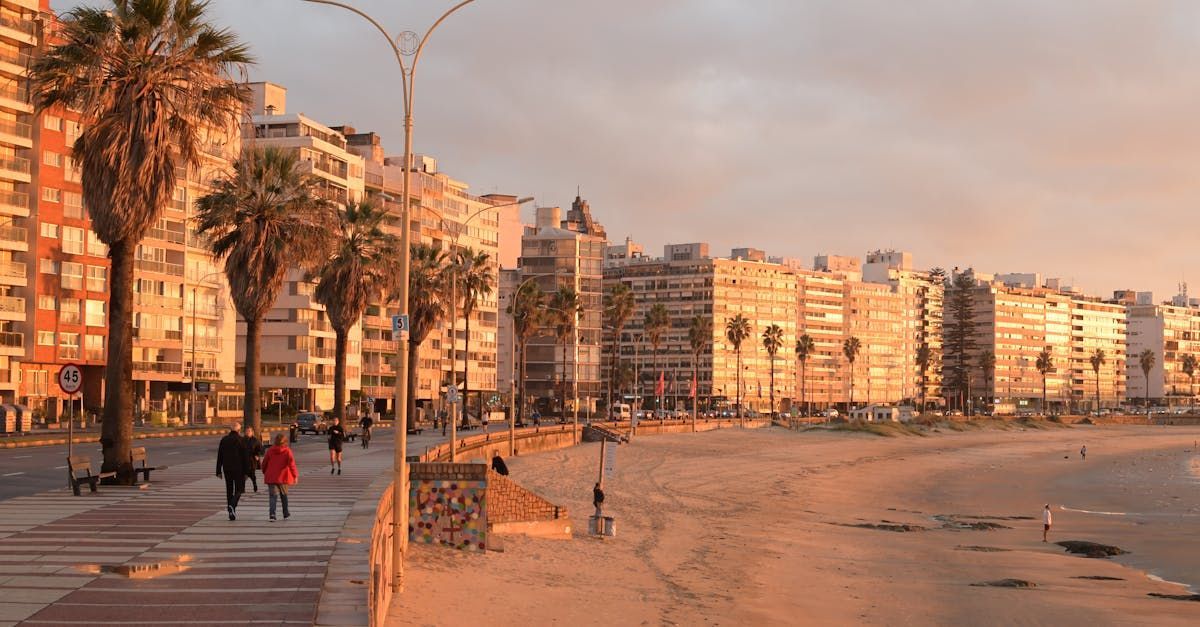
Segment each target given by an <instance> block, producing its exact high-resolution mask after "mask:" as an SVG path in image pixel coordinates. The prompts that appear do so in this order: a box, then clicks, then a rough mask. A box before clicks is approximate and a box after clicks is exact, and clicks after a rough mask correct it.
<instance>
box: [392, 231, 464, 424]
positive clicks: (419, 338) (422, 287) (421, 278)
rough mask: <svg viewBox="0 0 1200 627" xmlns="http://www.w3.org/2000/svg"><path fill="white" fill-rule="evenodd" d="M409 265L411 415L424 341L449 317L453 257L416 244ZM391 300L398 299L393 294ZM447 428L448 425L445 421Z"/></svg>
mask: <svg viewBox="0 0 1200 627" xmlns="http://www.w3.org/2000/svg"><path fill="white" fill-rule="evenodd" d="M410 251H411V252H410V254H409V257H410V260H409V265H408V363H409V364H410V366H409V368H408V408H407V411H408V415H409V416H416V415H417V371H418V370H420V368H418V367H417V364H419V363H420V361H419V356H420V352H421V344H422V343H424V342H425V339H426V338H428V337H429V334H430V333H432V332H433V330H434V329H436V328H437V327H438V325H440V324H441V322H442V320H444V319H445V318H446V313H447V307H448V306H449V305H450V303H449V302H448V301H449V299H448V298H447V296H448V294H447V292H448V290H447V287H446V286H447V285H448V283H449V281H450V258H449V256H448V255H447V254H446V251H444V250H442V249H441V248H440V247H438V246H434V245H432V244H413V245H412V246H411V247H410ZM388 296H389V298H388V300H396V299H397V296H396V295H395V294H389V295H388ZM442 428H443V429H444V428H445V425H444V424H443V425H442Z"/></svg>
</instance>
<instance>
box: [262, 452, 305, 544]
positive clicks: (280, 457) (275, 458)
mask: <svg viewBox="0 0 1200 627" xmlns="http://www.w3.org/2000/svg"><path fill="white" fill-rule="evenodd" d="M262 472H263V481H266V482H267V504H268V515H269V517H270V519H271V522H275V499H276V497H278V498H279V500H280V501H282V502H283V517H284V518H289V517H291V515H292V513H291V511H289V510H288V486H292V485H296V481H298V480H299V479H300V473H299V472H297V471H296V458H295V456H293V455H292V449H290V448H288V445H287V438H285V437H284V436H283V434H282V433H276V434H275V446H272V447H271V448H269V449H267V454H266V455H265V456H264V457H263V460H262Z"/></svg>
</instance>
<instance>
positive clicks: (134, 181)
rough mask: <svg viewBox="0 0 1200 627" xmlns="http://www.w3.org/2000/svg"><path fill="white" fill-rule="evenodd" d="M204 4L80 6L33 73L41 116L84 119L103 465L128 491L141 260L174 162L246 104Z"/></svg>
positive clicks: (235, 47)
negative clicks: (102, 302)
mask: <svg viewBox="0 0 1200 627" xmlns="http://www.w3.org/2000/svg"><path fill="white" fill-rule="evenodd" d="M206 8H207V7H206V3H205V2H203V1H202V0H175V1H174V2H168V1H167V0H114V1H113V3H112V6H111V8H109V9H103V8H98V7H87V6H82V7H77V8H75V9H72V10H71V11H68V12H67V13H66V14H64V15H63V16H62V18H61V21H60V28H59V29H58V37H59V38H60V42H61V43H59V44H58V45H54V46H50V47H48V48H46V49H45V50H44V51H43V52H42V54H41V57H40V58H38V60H37V62H36V63H35V64H34V65H33V67H32V68H30V72H29V78H30V84H31V86H32V92H33V101H34V102H35V103H36V105H37V108H38V110H39V111H45V110H46V109H50V108H53V107H58V106H61V107H64V108H67V109H72V110H75V111H78V112H79V114H80V117H81V119H82V121H83V124H84V128H83V134H82V135H80V136H79V138H78V139H76V141H75V146H74V148H73V151H72V155H73V158H74V159H75V161H76V163H78V164H79V167H80V171H81V174H80V176H81V179H82V181H83V201H84V202H83V204H84V206H85V207H87V210H88V216H89V217H90V218H91V227H92V230H93V231H95V233H96V236H97V237H99V239H100V241H102V242H104V243H105V244H106V245H108V256H109V258H110V259H111V260H112V274H111V279H110V280H111V282H110V285H111V291H110V296H109V318H108V361H107V364H108V365H107V367H106V368H105V373H104V380H105V383H104V393H105V394H104V414H103V421H102V423H101V433H100V446H101V450H102V451H103V453H104V462H103V465H102V467H101V469H102V470H103V471H105V472H116V473H117V475H116V478H115V481H116V483H120V484H132V483H133V481H134V473H133V466H132V464H131V463H130V461H129V459H130V447H131V443H132V441H133V281H134V255H135V252H136V250H137V247H138V244H139V243H140V242H141V241H142V238H143V237H144V236H145V234H146V232H147V231H148V230H149V229H150V228H151V227H153V226H154V224H155V223H156V222H158V219H159V216H160V215H162V212H163V209H164V208H166V206H167V203H169V202H171V198H172V194H173V193H174V191H175V185H176V183H177V174H176V172H177V170H176V166H179V165H182V166H198V165H199V163H200V147H201V143H202V142H205V141H206V140H207V138H208V136H210V135H212V134H214V129H215V132H217V133H226V132H229V129H230V128H231V127H232V126H233V125H234V124H235V123H236V122H237V120H238V116H240V115H241V113H242V110H243V106H244V105H243V103H244V101H245V100H246V97H247V90H246V88H245V86H244V85H243V84H241V83H239V82H237V81H235V80H233V78H232V77H231V74H232V73H233V71H234V70H235V69H236V68H237V67H240V66H242V65H244V64H246V63H250V62H251V59H250V55H249V54H248V53H247V49H246V47H245V46H244V45H242V44H241V43H239V42H238V39H237V36H235V35H234V34H233V33H231V32H230V31H227V30H222V29H218V28H216V27H214V26H213V25H211V24H209V23H208V22H207V20H206V18H207V15H206V12H205V9H206Z"/></svg>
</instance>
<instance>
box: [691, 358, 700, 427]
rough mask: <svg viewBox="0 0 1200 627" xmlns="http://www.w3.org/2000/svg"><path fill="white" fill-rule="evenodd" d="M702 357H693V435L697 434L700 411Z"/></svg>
mask: <svg viewBox="0 0 1200 627" xmlns="http://www.w3.org/2000/svg"><path fill="white" fill-rule="evenodd" d="M699 403H700V355H699V353H697V354H695V355H693V356H692V433H695V432H696V415H697V413H698V412H699V411H700V407H699Z"/></svg>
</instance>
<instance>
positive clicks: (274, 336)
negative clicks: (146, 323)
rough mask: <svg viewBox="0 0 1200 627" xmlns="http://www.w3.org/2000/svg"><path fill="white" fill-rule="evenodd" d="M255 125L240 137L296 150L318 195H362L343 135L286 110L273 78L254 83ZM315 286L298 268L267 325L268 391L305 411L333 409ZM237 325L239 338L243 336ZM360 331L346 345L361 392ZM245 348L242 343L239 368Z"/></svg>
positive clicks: (353, 385)
mask: <svg viewBox="0 0 1200 627" xmlns="http://www.w3.org/2000/svg"><path fill="white" fill-rule="evenodd" d="M251 91H252V104H251V120H250V123H249V124H247V125H245V127H244V128H243V132H242V135H243V140H242V141H243V142H244V143H245V144H248V145H253V146H258V147H269V146H270V147H276V148H280V149H283V150H287V151H291V152H294V153H295V154H296V155H297V157H298V158H299V160H300V162H301V163H302V164H303V167H304V171H305V173H308V174H311V175H312V176H314V177H316V179H317V180H318V185H319V192H320V193H321V194H322V195H323V196H324V197H325V198H326V199H327V200H329V201H330V202H332V203H335V204H336V205H338V206H344V205H345V204H346V203H353V202H357V201H359V200H360V199H362V198H363V195H364V185H365V183H364V179H363V175H364V167H363V158H362V157H360V156H359V155H357V154H354V153H353V152H350V150H349V148H348V146H347V143H346V137H345V136H344V135H343V134H342V133H340V132H338V131H337V130H334V129H332V128H330V127H328V126H326V125H324V124H321V123H320V122H317V121H316V120H313V119H312V118H309V117H308V116H306V115H304V114H301V113H288V112H287V90H286V89H285V88H283V87H280V86H278V85H273V84H271V83H253V84H251ZM315 286H316V283H315V282H314V281H311V280H309V279H308V277H306V276H305V274H304V272H303V271H301V270H300V269H298V268H297V269H292V270H289V271H288V273H287V276H286V278H285V279H284V284H283V291H282V293H281V294H280V295H279V298H278V299H276V301H275V305H274V306H273V307H272V308H271V310H270V311H269V312H268V313H267V316H266V318H265V319H264V321H263V326H262V343H261V349H260V350H261V353H260V354H261V359H262V363H261V376H262V378H261V379H260V381H261V385H262V388H263V389H264V390H278V391H280V392H281V393H282V394H283V398H284V400H285V402H287V403H288V404H290V405H291V406H293V407H297V408H300V409H332V407H333V376H334V360H335V356H336V353H335V342H336V335H335V334H334V331H333V327H332V326H331V325H330V323H329V318H328V316H327V315H326V313H325V307H324V306H323V305H321V304H320V303H318V302H317V301H316V299H315V298H314V297H313V292H314V288H315ZM245 332H246V330H245V323H244V322H239V323H238V333H237V334H238V336H239V337H243V336H244V335H245ZM361 342H362V328H361V325H359V324H356V325H354V326H353V327H352V328H351V329H350V333H349V342H348V346H347V350H346V389H347V390H358V389H359V388H360V376H361V352H360V347H361ZM245 358H246V356H245V347H244V343H243V342H240V341H239V342H238V347H237V360H238V368H239V372H241V370H242V369H244V368H245Z"/></svg>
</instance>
